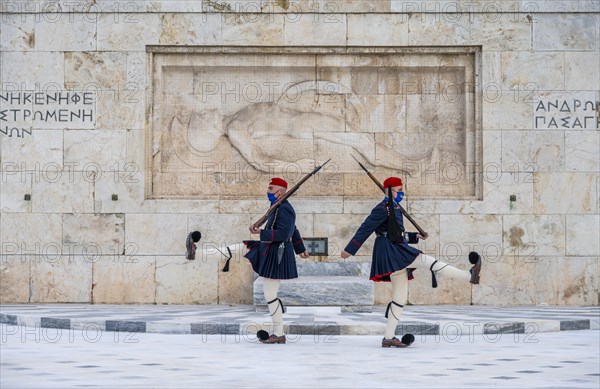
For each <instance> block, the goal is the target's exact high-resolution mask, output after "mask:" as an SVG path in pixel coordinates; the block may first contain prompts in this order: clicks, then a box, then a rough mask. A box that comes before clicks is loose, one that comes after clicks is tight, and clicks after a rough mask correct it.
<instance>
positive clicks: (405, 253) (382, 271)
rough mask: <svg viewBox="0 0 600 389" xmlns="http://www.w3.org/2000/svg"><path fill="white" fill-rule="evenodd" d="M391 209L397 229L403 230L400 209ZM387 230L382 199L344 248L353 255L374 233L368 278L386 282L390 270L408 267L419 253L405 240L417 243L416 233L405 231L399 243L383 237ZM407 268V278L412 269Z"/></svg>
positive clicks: (386, 213)
mask: <svg viewBox="0 0 600 389" xmlns="http://www.w3.org/2000/svg"><path fill="white" fill-rule="evenodd" d="M394 212H395V213H396V219H397V221H398V224H399V225H400V229H401V231H404V217H403V216H402V212H400V209H399V208H398V207H394ZM387 230H388V207H387V201H386V200H383V201H382V202H380V203H379V204H377V206H375V208H373V209H372V210H371V214H370V215H369V216H367V218H366V219H365V221H364V222H363V224H362V225H361V226H360V227H359V228H358V230H357V231H356V233H355V234H354V236H353V237H352V239H351V240H350V242H349V243H348V245H347V246H346V248H345V250H346V251H347V252H348V253H350V254H352V255H355V254H356V253H357V252H358V250H359V249H360V247H361V246H362V245H363V243H364V242H365V241H366V240H367V239H368V238H369V236H371V234H372V233H373V232H375V233H376V234H377V238H376V239H375V245H374V248H373V257H372V263H371V276H370V279H371V280H373V281H389V280H390V278H389V275H390V274H391V273H393V272H395V271H398V270H402V269H404V268H408V266H409V265H410V264H411V263H413V262H414V260H415V259H416V258H417V256H418V255H419V254H420V253H421V251H419V250H418V249H415V248H413V247H411V246H409V245H408V243H418V242H419V239H418V238H417V234H416V233H408V234H406V238H405V239H404V241H403V242H402V243H393V242H391V241H390V240H389V239H388V238H387ZM408 269H409V278H410V279H412V278H413V277H412V270H414V269H413V268H408Z"/></svg>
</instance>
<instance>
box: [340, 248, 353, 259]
mask: <svg viewBox="0 0 600 389" xmlns="http://www.w3.org/2000/svg"><path fill="white" fill-rule="evenodd" d="M350 256H352V254H350V253H349V252H347V251H346V250H344V251H342V258H344V259H346V258H348V257H350Z"/></svg>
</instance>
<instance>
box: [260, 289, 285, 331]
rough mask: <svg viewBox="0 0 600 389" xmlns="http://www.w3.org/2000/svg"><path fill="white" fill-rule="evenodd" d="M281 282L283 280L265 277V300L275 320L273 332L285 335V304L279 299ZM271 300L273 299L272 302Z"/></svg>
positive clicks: (272, 318)
mask: <svg viewBox="0 0 600 389" xmlns="http://www.w3.org/2000/svg"><path fill="white" fill-rule="evenodd" d="M280 283H281V280H275V279H272V278H263V291H264V293H265V300H267V306H268V307H269V313H270V314H271V320H273V334H274V335H275V336H283V306H282V305H281V303H280V301H279V300H278V299H277V292H278V291H279V284H280ZM273 300H275V301H273ZM269 301H271V303H270V304H269Z"/></svg>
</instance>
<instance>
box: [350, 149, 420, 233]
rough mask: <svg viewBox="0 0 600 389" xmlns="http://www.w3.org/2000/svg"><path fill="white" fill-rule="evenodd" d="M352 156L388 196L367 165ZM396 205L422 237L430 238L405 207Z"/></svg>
mask: <svg viewBox="0 0 600 389" xmlns="http://www.w3.org/2000/svg"><path fill="white" fill-rule="evenodd" d="M350 156H351V157H352V158H354V160H355V161H356V162H358V164H359V165H360V167H361V168H362V169H363V170H364V171H365V173H367V175H368V176H369V177H370V178H371V180H373V182H374V183H375V184H376V185H377V186H378V187H379V189H381V191H382V192H383V194H384V195H386V196H387V195H388V194H387V193H385V188H384V187H383V185H382V184H381V182H379V181H378V180H377V178H375V176H374V175H373V173H371V172H370V171H369V169H367V168H366V167H365V165H363V164H362V163H360V161H359V160H358V159H356V158H355V157H354V155H352V154H350ZM396 205H398V208H399V209H400V212H402V215H404V217H406V218H407V219H408V221H409V222H411V223H412V225H413V226H415V228H416V229H417V230H418V231H419V234H421V235H422V236H424V237H425V238H426V237H428V236H429V234H428V233H427V232H425V230H423V229H422V228H421V226H419V225H418V224H417V222H416V221H415V219H413V218H412V216H410V215H409V214H408V212H406V210H405V209H404V208H403V207H402V206H401V205H400V204H398V203H396Z"/></svg>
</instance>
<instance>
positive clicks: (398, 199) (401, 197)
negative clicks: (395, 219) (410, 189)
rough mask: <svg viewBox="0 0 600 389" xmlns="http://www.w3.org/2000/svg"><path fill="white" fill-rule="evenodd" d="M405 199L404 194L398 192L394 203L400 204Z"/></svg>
mask: <svg viewBox="0 0 600 389" xmlns="http://www.w3.org/2000/svg"><path fill="white" fill-rule="evenodd" d="M403 198H404V192H398V193H396V197H395V198H394V201H395V202H397V203H399V202H400V201H402V199H403Z"/></svg>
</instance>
